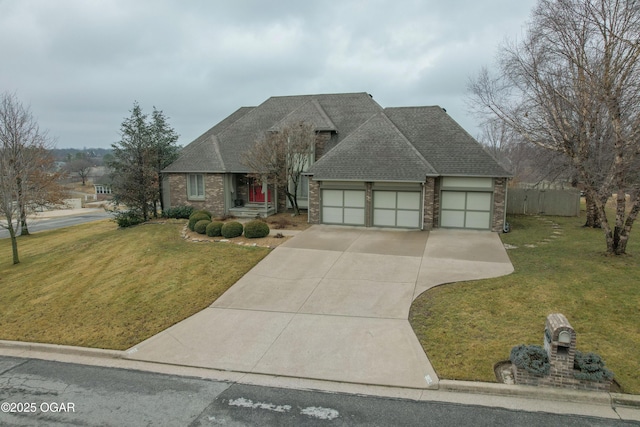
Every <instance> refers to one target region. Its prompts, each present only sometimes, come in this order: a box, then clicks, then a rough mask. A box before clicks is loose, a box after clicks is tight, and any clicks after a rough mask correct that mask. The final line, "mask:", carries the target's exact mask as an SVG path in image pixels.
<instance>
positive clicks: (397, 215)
mask: <svg viewBox="0 0 640 427" xmlns="http://www.w3.org/2000/svg"><path fill="white" fill-rule="evenodd" d="M420 206H421V197H420V192H418V191H374V192H373V225H374V226H376V227H403V228H420V212H421V209H420Z"/></svg>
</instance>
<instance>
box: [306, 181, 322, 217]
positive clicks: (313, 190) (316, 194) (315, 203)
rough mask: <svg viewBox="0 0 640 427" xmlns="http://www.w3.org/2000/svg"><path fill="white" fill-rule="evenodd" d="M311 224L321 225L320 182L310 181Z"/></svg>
mask: <svg viewBox="0 0 640 427" xmlns="http://www.w3.org/2000/svg"><path fill="white" fill-rule="evenodd" d="M308 212H309V224H320V182H319V181H314V180H313V177H310V179H309V211H308Z"/></svg>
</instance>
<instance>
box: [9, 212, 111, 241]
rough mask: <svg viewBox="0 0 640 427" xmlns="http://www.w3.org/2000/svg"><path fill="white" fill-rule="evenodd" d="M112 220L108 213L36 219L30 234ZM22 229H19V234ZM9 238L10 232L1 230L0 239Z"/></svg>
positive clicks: (30, 221)
mask: <svg viewBox="0 0 640 427" xmlns="http://www.w3.org/2000/svg"><path fill="white" fill-rule="evenodd" d="M106 218H111V214H110V213H109V212H106V211H102V212H101V211H97V212H96V211H94V212H88V213H86V214H79V215H70V216H60V217H52V218H34V219H31V220H29V221H28V223H27V224H28V226H29V232H30V233H34V232H38V231H46V230H55V229H57V228H64V227H70V226H72V225H78V224H84V223H85V222H92V221H98V220H101V219H106ZM19 231H20V229H18V232H19ZM7 237H9V231H7V229H6V228H4V227H3V228H0V239H4V238H7Z"/></svg>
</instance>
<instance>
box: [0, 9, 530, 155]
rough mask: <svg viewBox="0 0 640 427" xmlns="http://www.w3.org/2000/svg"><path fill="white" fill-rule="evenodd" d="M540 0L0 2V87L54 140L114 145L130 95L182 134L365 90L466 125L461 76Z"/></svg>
mask: <svg viewBox="0 0 640 427" xmlns="http://www.w3.org/2000/svg"><path fill="white" fill-rule="evenodd" d="M533 4H534V0H526V1H522V2H513V1H504V0H487V1H485V2H478V1H472V0H453V1H452V0H449V1H446V2H445V1H441V0H440V1H436V0H431V1H408V0H407V1H403V0H396V1H387V0H377V1H366V2H365V1H357V0H344V1H329V0H327V1H305V2H301V1H292V0H290V1H277V2H265V1H259V0H254V1H248V0H247V1H243V0H237V1H233V2H232V1H227V2H222V1H215V2H210V1H189V2H180V1H150V0H138V1H135V2H132V1H127V0H120V1H117V0H114V1H109V2H86V1H81V0H58V1H56V2H50V1H47V0H0V58H2V61H1V63H0V82H2V85H1V86H0V91H9V92H15V93H16V94H17V95H18V97H19V98H20V99H21V100H22V102H24V103H26V104H29V105H30V106H31V109H32V111H33V113H34V114H35V115H36V116H37V117H38V119H39V122H40V125H41V126H42V127H44V128H47V129H49V132H50V134H51V135H53V136H57V138H58V143H57V146H58V147H83V146H87V147H108V146H109V145H110V144H111V143H113V142H114V141H117V140H118V137H119V136H118V131H119V127H120V123H121V122H122V120H123V119H124V118H125V117H126V116H128V114H129V109H130V108H131V106H132V104H133V101H134V100H137V101H138V102H139V103H140V104H141V106H142V107H143V110H145V111H147V112H150V111H151V109H152V107H153V106H156V107H157V108H159V109H162V110H163V111H164V112H165V113H166V114H167V115H168V116H169V117H170V123H171V124H172V126H173V127H174V128H175V129H176V131H177V132H178V133H179V134H181V139H180V143H181V144H187V143H189V142H190V141H191V140H193V139H194V138H195V137H197V136H198V135H199V134H201V133H202V132H204V131H205V130H207V129H208V128H209V127H210V126H212V125H214V124H215V123H216V122H217V121H219V120H221V119H223V118H224V117H226V116H227V115H228V114H230V113H231V112H233V111H235V110H236V109H237V108H238V107H240V106H244V105H257V104H259V103H261V102H263V101H264V100H265V99H266V98H268V97H269V96H273V95H292V94H308V93H330V92H360V91H367V92H369V93H371V94H372V95H373V96H374V98H375V99H376V100H377V101H378V102H379V103H380V104H381V105H382V106H384V107H387V106H403V105H436V104H437V105H441V106H443V107H445V108H447V111H449V113H450V114H451V115H452V117H453V118H454V119H456V120H457V121H458V122H460V123H461V124H462V125H463V126H464V127H465V128H467V130H468V131H469V132H471V133H472V134H474V135H475V134H476V133H477V132H476V130H475V126H476V124H475V121H474V119H473V118H472V117H469V115H468V114H467V111H466V109H465V106H464V97H465V90H466V83H467V80H468V78H469V76H470V75H473V74H475V73H476V72H477V71H478V70H479V69H480V67H481V66H482V65H488V64H490V63H491V62H492V61H493V57H494V53H495V51H496V47H497V44H498V43H499V42H500V41H501V40H503V39H504V38H505V37H509V38H513V37H515V36H516V35H517V34H518V32H519V29H520V28H521V26H522V25H523V24H524V22H525V20H526V19H527V16H528V13H529V10H530V9H531V7H532V6H533Z"/></svg>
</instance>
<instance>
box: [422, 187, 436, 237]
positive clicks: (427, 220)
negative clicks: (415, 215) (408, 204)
mask: <svg viewBox="0 0 640 427" xmlns="http://www.w3.org/2000/svg"><path fill="white" fill-rule="evenodd" d="M435 191H436V180H435V178H432V177H429V178H427V180H426V182H425V184H424V202H423V203H424V216H423V218H422V223H423V224H424V229H425V230H432V229H433V228H434V227H435V226H436V224H435V223H434V222H433V221H434V218H435V215H434V206H435V203H434V201H435Z"/></svg>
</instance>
